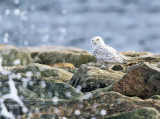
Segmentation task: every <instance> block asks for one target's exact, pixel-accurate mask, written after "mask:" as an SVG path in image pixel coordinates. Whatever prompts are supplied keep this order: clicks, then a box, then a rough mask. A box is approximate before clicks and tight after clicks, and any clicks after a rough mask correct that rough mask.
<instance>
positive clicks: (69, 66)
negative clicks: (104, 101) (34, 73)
mask: <svg viewBox="0 0 160 119" xmlns="http://www.w3.org/2000/svg"><path fill="white" fill-rule="evenodd" d="M50 66H51V67H57V68H61V69H64V70H66V71H69V72H71V73H75V71H76V70H77V68H75V66H74V65H73V64H71V63H57V64H51V65H50Z"/></svg>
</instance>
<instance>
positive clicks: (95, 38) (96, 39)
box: [90, 36, 104, 46]
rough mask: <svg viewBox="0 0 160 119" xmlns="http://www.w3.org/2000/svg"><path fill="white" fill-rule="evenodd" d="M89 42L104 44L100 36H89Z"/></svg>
mask: <svg viewBox="0 0 160 119" xmlns="http://www.w3.org/2000/svg"><path fill="white" fill-rule="evenodd" d="M90 42H91V45H92V46H99V45H104V41H103V39H102V38H101V37H100V36H94V37H93V38H91V41H90Z"/></svg>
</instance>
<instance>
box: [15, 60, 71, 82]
mask: <svg viewBox="0 0 160 119" xmlns="http://www.w3.org/2000/svg"><path fill="white" fill-rule="evenodd" d="M12 72H14V73H24V74H27V73H29V74H31V75H33V76H37V77H52V78H53V79H54V80H62V81H64V82H68V81H69V80H70V79H71V77H72V76H73V74H72V73H70V72H68V71H66V70H63V69H60V68H55V67H50V66H48V65H43V64H38V63H32V64H29V65H27V66H24V67H20V68H13V69H12Z"/></svg>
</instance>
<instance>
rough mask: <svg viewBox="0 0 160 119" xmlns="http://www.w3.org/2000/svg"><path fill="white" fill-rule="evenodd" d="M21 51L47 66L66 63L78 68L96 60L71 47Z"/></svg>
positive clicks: (23, 49)
mask: <svg viewBox="0 0 160 119" xmlns="http://www.w3.org/2000/svg"><path fill="white" fill-rule="evenodd" d="M39 49H41V50H39ZM21 50H22V51H25V52H28V53H30V54H31V56H32V58H33V59H34V62H36V63H41V64H47V65H51V64H55V63H62V62H63V63H64V62H66V63H72V64H73V65H74V66H76V67H79V66H80V65H81V64H85V63H88V62H92V61H95V60H96V59H95V57H94V56H93V55H92V54H91V53H89V52H87V51H85V50H82V49H78V48H73V47H28V48H22V49H21Z"/></svg>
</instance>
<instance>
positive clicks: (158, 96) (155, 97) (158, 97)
mask: <svg viewBox="0 0 160 119" xmlns="http://www.w3.org/2000/svg"><path fill="white" fill-rule="evenodd" d="M150 99H155V100H160V95H153V96H152V97H150Z"/></svg>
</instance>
